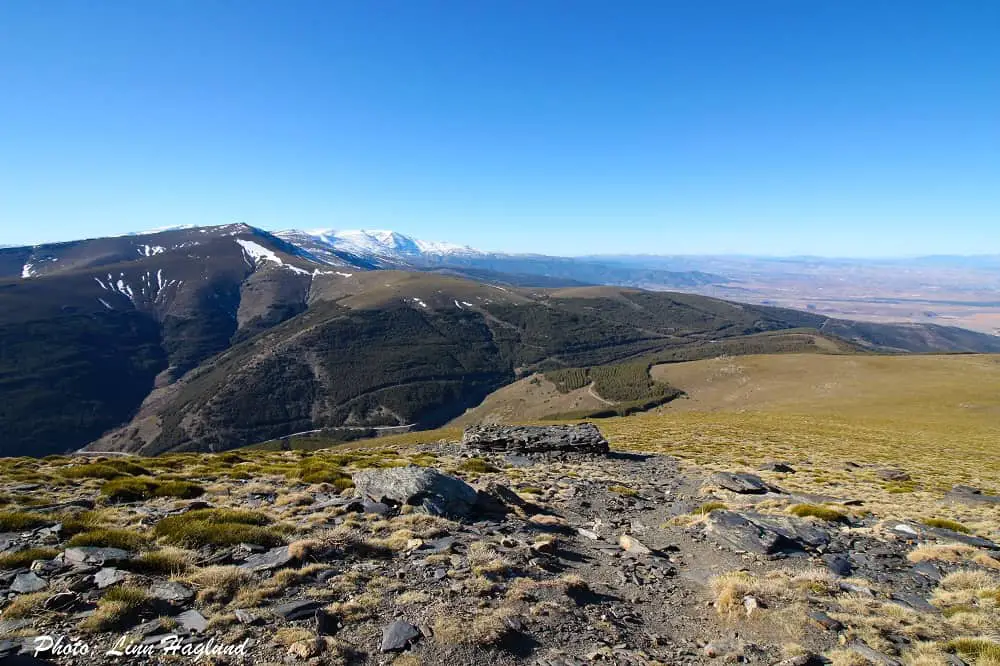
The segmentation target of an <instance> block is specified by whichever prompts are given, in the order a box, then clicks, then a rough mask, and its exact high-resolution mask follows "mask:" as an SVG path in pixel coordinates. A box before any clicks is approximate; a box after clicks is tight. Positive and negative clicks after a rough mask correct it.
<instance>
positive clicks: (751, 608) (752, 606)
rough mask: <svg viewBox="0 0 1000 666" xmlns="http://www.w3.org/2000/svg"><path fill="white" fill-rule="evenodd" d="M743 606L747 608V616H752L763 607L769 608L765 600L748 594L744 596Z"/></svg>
mask: <svg viewBox="0 0 1000 666" xmlns="http://www.w3.org/2000/svg"><path fill="white" fill-rule="evenodd" d="M743 608H744V609H746V612H747V617H752V616H753V614H754V613H756V612H757V611H758V610H760V609H761V608H767V606H765V605H764V602H763V601H761V600H760V599H758V598H757V597H754V596H751V595H747V596H745V597H743Z"/></svg>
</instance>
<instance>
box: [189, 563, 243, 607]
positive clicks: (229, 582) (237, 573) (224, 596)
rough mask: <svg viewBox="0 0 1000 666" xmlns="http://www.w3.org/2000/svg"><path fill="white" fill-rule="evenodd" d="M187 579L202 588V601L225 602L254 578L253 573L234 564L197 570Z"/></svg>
mask: <svg viewBox="0 0 1000 666" xmlns="http://www.w3.org/2000/svg"><path fill="white" fill-rule="evenodd" d="M187 580H188V581H189V582H191V583H193V584H194V585H197V586H198V587H200V588H201V589H200V590H199V591H198V601H200V602H201V603H205V604H215V603H219V604H224V603H228V602H229V601H230V600H231V599H232V598H233V597H235V596H236V594H237V593H238V592H239V591H240V588H241V587H243V586H245V585H248V584H249V583H250V581H252V580H253V574H251V573H250V572H249V571H247V570H246V569H241V568H239V567H234V566H212V567H205V568H204V569H198V570H196V571H195V572H194V573H192V574H191V575H190V576H189V577H188V578H187Z"/></svg>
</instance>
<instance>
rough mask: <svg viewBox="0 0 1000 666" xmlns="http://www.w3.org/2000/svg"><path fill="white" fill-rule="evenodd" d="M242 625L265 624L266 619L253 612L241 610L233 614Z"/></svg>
mask: <svg viewBox="0 0 1000 666" xmlns="http://www.w3.org/2000/svg"><path fill="white" fill-rule="evenodd" d="M233 615H235V616H236V621H237V622H239V623H240V624H263V622H264V619H263V618H262V617H260V616H259V615H257V614H255V613H252V612H251V611H248V610H244V609H242V608H241V609H239V610H236V611H234V612H233Z"/></svg>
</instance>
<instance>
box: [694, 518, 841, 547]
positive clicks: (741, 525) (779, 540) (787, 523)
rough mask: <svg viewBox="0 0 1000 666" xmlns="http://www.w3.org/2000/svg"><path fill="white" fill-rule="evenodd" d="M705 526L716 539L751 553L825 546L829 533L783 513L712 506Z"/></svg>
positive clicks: (828, 539)
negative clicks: (726, 509) (712, 509)
mask: <svg viewBox="0 0 1000 666" xmlns="http://www.w3.org/2000/svg"><path fill="white" fill-rule="evenodd" d="M705 530H706V532H707V533H708V534H709V535H710V536H712V537H713V538H714V539H715V540H716V541H717V542H719V543H721V544H723V545H726V546H729V547H730V548H733V549H734V550H736V551H737V552H744V553H750V554H753V555H775V554H778V553H794V552H801V551H805V550H809V549H813V550H815V549H819V548H822V547H825V546H826V545H827V544H828V543H829V542H830V535H829V534H828V533H827V532H826V531H824V530H823V529H821V528H819V527H817V526H815V525H813V524H812V523H810V522H808V521H805V520H800V519H796V518H791V517H787V516H770V515H764V514H759V513H737V512H735V511H724V510H716V511H713V512H711V513H710V514H709V515H708V518H707V520H706V521H705Z"/></svg>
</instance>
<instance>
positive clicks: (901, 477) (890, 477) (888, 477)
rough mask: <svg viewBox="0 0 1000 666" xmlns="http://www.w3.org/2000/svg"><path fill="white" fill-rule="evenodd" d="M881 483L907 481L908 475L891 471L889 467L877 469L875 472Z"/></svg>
mask: <svg viewBox="0 0 1000 666" xmlns="http://www.w3.org/2000/svg"><path fill="white" fill-rule="evenodd" d="M875 474H877V475H878V477H879V478H880V479H882V480H883V481H909V480H910V475H909V474H907V473H906V472H904V471H903V470H901V469H893V468H891V467H886V468H884V469H879V470H876V471H875Z"/></svg>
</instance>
